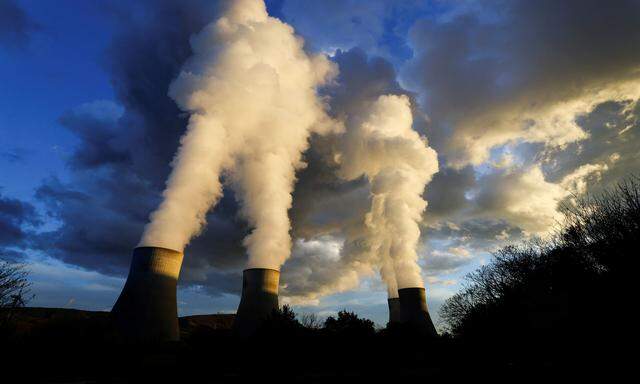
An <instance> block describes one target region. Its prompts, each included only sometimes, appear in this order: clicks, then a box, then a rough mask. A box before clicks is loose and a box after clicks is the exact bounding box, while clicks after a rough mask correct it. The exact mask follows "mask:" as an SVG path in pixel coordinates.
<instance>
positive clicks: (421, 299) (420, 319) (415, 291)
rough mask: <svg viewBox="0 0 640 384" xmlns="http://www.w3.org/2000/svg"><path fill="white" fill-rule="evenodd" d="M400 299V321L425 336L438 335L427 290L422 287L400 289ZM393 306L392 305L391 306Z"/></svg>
mask: <svg viewBox="0 0 640 384" xmlns="http://www.w3.org/2000/svg"><path fill="white" fill-rule="evenodd" d="M398 296H399V300H400V322H401V323H402V324H407V325H410V326H411V327H413V328H414V329H416V330H417V331H418V332H419V333H420V334H421V335H424V336H437V335H438V333H437V332H436V327H434V326H433V321H431V316H429V310H428V309H427V296H426V291H425V289H424V288H422V287H415V288H401V289H398ZM389 308H391V307H389Z"/></svg>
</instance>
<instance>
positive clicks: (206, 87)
mask: <svg viewBox="0 0 640 384" xmlns="http://www.w3.org/2000/svg"><path fill="white" fill-rule="evenodd" d="M191 46H192V49H193V56H192V57H191V58H190V59H189V61H188V62H187V63H186V64H185V66H184V67H183V70H182V72H181V73H180V75H179V76H178V78H177V79H176V80H175V81H174V82H173V83H172V84H171V87H170V90H169V95H170V96H171V97H172V98H173V99H174V100H175V101H176V102H177V103H178V105H179V106H180V107H181V108H182V109H183V110H185V111H187V112H189V113H190V115H191V116H190V118H189V125H188V128H187V132H186V133H185V135H184V136H183V137H182V139H181V145H180V148H179V150H178V153H177V155H176V157H175V158H174V160H173V164H172V165H173V171H172V173H171V176H170V177H169V179H168V181H167V187H166V189H165V191H164V193H163V196H164V200H163V202H162V203H161V204H160V206H159V207H158V209H157V210H156V211H155V212H154V213H153V214H152V215H151V221H150V223H149V224H148V225H147V226H146V228H145V232H144V234H143V236H142V240H141V241H140V245H152V246H162V247H167V248H171V249H177V250H182V249H183V248H184V247H185V245H186V244H187V243H188V242H189V240H190V239H191V238H192V237H193V236H194V235H197V234H198V233H199V231H200V230H201V228H202V226H203V225H204V223H205V216H206V213H207V211H208V210H209V209H210V208H211V207H212V206H213V205H215V204H216V203H217V201H218V200H219V198H220V196H221V194H222V185H221V181H220V176H221V173H222V172H223V171H225V175H226V176H227V178H226V179H227V181H229V182H230V183H231V184H232V186H233V187H234V188H235V189H236V191H237V196H239V198H240V200H241V203H242V208H241V214H242V215H243V216H244V217H245V218H246V219H247V220H248V221H249V224H250V225H251V226H252V227H253V231H252V232H251V233H250V234H249V235H248V236H247V237H246V238H245V240H244V244H245V246H246V247H247V250H248V253H249V267H251V268H271V269H279V268H280V266H281V264H282V263H283V262H284V261H285V260H286V259H287V258H288V257H289V255H290V251H291V250H290V248H291V239H290V236H289V230H290V223H289V217H288V215H287V211H288V209H289V208H290V207H291V192H292V190H293V185H294V181H295V172H296V170H297V169H299V168H301V167H303V166H304V163H303V161H302V155H301V154H302V152H303V151H304V150H305V149H306V148H307V146H308V142H307V140H308V137H309V135H310V134H311V133H312V132H318V133H323V132H326V131H328V130H331V129H332V127H333V125H332V124H330V123H329V122H330V120H329V119H328V117H327V116H326V115H325V112H324V105H323V103H322V102H321V100H320V99H319V98H318V97H317V95H316V87H317V86H319V85H322V84H323V83H325V82H326V81H327V80H329V79H330V78H331V77H332V76H333V75H334V74H335V68H334V66H333V65H332V64H331V63H330V62H329V61H328V60H327V59H326V57H325V56H323V55H318V56H309V55H308V54H307V53H305V51H304V50H303V41H302V40H301V39H300V38H298V37H296V36H295V34H294V31H293V29H292V28H291V27H290V26H289V25H287V24H285V23H282V22H281V21H279V20H278V19H275V18H272V17H269V16H268V14H267V11H266V7H265V5H264V3H263V1H261V0H236V1H233V2H230V3H229V8H228V9H227V10H226V12H225V13H224V15H223V16H222V17H221V18H219V19H218V20H217V21H215V22H213V23H211V24H209V25H208V26H206V27H205V28H204V29H203V30H202V31H201V32H200V33H199V34H197V35H195V36H193V37H192V39H191Z"/></svg>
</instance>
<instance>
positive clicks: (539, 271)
mask: <svg viewBox="0 0 640 384" xmlns="http://www.w3.org/2000/svg"><path fill="white" fill-rule="evenodd" d="M564 213H565V216H566V221H565V222H564V224H563V225H562V226H561V227H560V228H559V229H558V231H557V233H556V234H555V236H553V237H552V238H551V239H548V240H545V241H541V240H539V241H535V242H530V243H526V244H522V245H519V246H508V247H505V248H503V249H501V250H499V251H498V252H496V253H495V255H494V256H495V257H494V258H493V260H492V261H491V262H490V263H489V264H488V265H485V266H483V267H481V268H479V269H478V270H476V271H475V272H473V273H471V274H469V275H468V276H467V282H468V284H467V286H466V288H465V289H463V290H462V291H461V292H459V293H458V294H456V295H455V296H453V297H452V298H450V299H449V300H448V301H447V302H446V303H445V305H444V306H443V307H442V310H441V315H442V318H443V319H445V320H446V321H447V323H448V325H449V327H450V330H451V332H452V333H453V335H454V336H456V337H458V338H460V339H461V340H464V341H465V342H468V343H471V345H473V346H474V347H478V348H479V349H483V348H486V346H488V345H491V348H492V353H493V354H494V355H495V357H496V358H498V359H503V360H517V359H519V360H523V361H535V360H536V359H541V356H546V357H549V358H550V361H551V362H553V363H555V364H568V363H573V364H578V365H580V366H581V367H583V368H584V369H585V371H584V372H588V371H589V369H599V368H602V366H605V365H609V366H611V365H619V364H620V365H622V361H623V360H624V357H625V356H626V354H624V353H623V352H622V349H621V348H620V345H619V344H624V340H625V338H626V337H627V333H628V332H629V331H630V330H631V329H634V328H635V327H634V324H632V321H633V320H631V319H633V318H635V317H634V315H630V313H631V312H634V310H633V308H632V306H630V305H629V304H630V303H632V302H633V301H634V297H633V296H632V282H633V281H634V276H633V274H635V273H636V271H637V270H636V268H635V265H636V258H637V257H638V256H639V255H640V253H639V251H638V241H639V239H640V180H639V179H638V178H635V177H634V178H631V179H629V180H627V181H626V182H624V183H621V184H619V185H618V186H617V187H615V188H613V189H610V190H605V191H604V192H602V193H601V194H598V195H595V196H587V197H584V198H581V199H578V200H577V201H576V202H570V203H568V204H567V205H566V206H565V207H564Z"/></svg>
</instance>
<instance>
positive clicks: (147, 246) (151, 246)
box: [133, 245, 184, 255]
mask: <svg viewBox="0 0 640 384" xmlns="http://www.w3.org/2000/svg"><path fill="white" fill-rule="evenodd" d="M143 248H153V249H162V250H165V251H170V252H174V253H179V254H181V255H182V254H184V251H182V252H181V251H176V250H175V249H171V248H166V247H156V246H155V245H140V246H137V247H135V248H133V249H134V250H136V249H143Z"/></svg>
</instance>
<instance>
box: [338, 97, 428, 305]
mask: <svg viewBox="0 0 640 384" xmlns="http://www.w3.org/2000/svg"><path fill="white" fill-rule="evenodd" d="M412 122H413V119H412V115H411V108H410V102H409V99H408V98H407V97H406V96H394V95H386V96H380V97H379V98H378V99H377V100H376V101H375V102H373V103H371V105H370V106H369V107H368V108H366V109H365V111H364V112H363V113H361V114H357V116H355V117H352V118H351V121H348V122H347V127H349V129H347V132H346V134H345V137H344V140H343V142H342V143H343V147H342V151H341V153H340V155H339V162H340V165H341V166H340V169H339V175H340V176H341V177H342V178H344V179H346V180H353V179H356V178H358V177H360V176H361V175H365V176H366V177H367V178H368V180H369V182H370V184H371V198H372V200H371V209H370V211H369V212H368V213H367V214H366V216H365V225H366V227H367V229H366V237H367V242H368V243H369V246H370V247H371V249H372V252H373V253H374V254H377V256H378V260H379V262H380V263H381V274H382V277H383V279H384V280H385V282H386V283H387V287H388V289H389V296H390V297H397V288H406V287H422V286H423V285H424V283H423V281H422V277H421V274H420V266H419V265H418V262H417V260H418V255H417V252H416V247H417V245H418V240H419V237H420V229H419V226H418V224H419V222H420V221H421V218H422V213H423V212H424V210H425V208H426V206H427V202H426V201H425V200H424V199H423V198H422V193H423V191H424V188H425V186H426V184H427V183H429V181H430V180H431V178H432V176H433V175H434V174H435V173H436V172H437V171H438V160H437V155H436V152H435V151H434V150H433V149H431V148H430V147H428V146H427V144H426V143H425V142H424V141H423V139H422V138H421V137H420V135H419V134H418V133H417V132H416V131H414V130H413V129H412V128H411V125H412Z"/></svg>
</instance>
